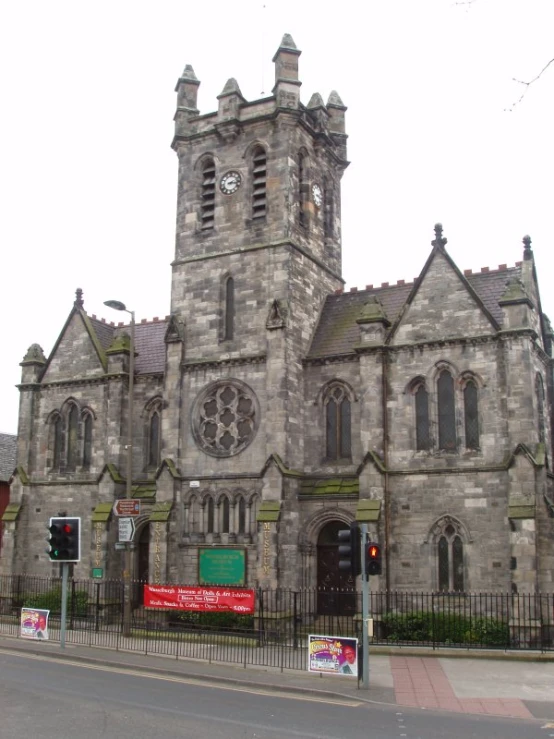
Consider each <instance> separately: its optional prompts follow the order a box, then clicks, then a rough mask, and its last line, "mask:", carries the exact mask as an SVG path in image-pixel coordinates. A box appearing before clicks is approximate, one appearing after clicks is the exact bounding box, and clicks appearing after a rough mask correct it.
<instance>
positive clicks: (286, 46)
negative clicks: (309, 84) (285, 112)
mask: <svg viewBox="0 0 554 739" xmlns="http://www.w3.org/2000/svg"><path fill="white" fill-rule="evenodd" d="M301 53H302V52H301V51H299V50H298V49H297V48H296V44H295V43H294V41H293V38H292V36H291V35H290V34H288V33H285V35H284V36H283V39H282V41H281V44H280V46H279V48H278V49H277V51H276V52H275V56H274V57H273V62H274V64H275V86H274V88H273V94H274V95H275V97H276V98H277V105H278V107H279V108H298V106H299V105H300V85H301V84H302V83H301V82H300V80H299V79H298V57H299V56H300V54H301Z"/></svg>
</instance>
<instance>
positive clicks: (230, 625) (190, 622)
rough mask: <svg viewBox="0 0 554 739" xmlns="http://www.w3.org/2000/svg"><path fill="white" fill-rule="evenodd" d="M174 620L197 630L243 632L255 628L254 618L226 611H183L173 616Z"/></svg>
mask: <svg viewBox="0 0 554 739" xmlns="http://www.w3.org/2000/svg"><path fill="white" fill-rule="evenodd" d="M171 615H172V617H173V618H172V620H174V621H176V622H177V623H180V624H182V625H183V626H188V627H190V628H196V629H202V628H204V629H213V630H215V629H230V630H232V629H234V630H237V631H243V630H245V629H253V628H254V617H253V616H248V615H245V614H242V613H233V612H232V611H226V612H223V613H201V612H200V613H199V612H197V611H181V612H179V613H175V614H171Z"/></svg>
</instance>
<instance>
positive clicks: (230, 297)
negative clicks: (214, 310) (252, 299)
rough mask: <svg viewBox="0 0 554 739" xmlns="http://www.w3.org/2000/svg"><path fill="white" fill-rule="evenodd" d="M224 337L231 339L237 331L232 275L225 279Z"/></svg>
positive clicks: (227, 339)
mask: <svg viewBox="0 0 554 739" xmlns="http://www.w3.org/2000/svg"><path fill="white" fill-rule="evenodd" d="M224 313H225V315H224V324H223V338H224V339H225V341H230V340H231V339H232V338H233V336H234V331H235V281H234V280H233V278H232V277H228V278H227V279H226V280H225V307H224Z"/></svg>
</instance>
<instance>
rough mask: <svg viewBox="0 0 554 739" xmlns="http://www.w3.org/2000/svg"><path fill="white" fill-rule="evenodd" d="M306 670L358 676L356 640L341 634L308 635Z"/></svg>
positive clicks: (326, 673)
mask: <svg viewBox="0 0 554 739" xmlns="http://www.w3.org/2000/svg"><path fill="white" fill-rule="evenodd" d="M308 671H309V672H322V673H324V674H325V675H348V676H349V677H358V640H357V639H350V638H348V637H343V636H314V635H312V634H311V635H310V636H308Z"/></svg>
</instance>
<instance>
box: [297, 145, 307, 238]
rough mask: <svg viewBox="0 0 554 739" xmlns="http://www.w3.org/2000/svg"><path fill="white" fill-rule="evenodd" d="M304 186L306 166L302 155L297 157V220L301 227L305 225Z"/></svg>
mask: <svg viewBox="0 0 554 739" xmlns="http://www.w3.org/2000/svg"><path fill="white" fill-rule="evenodd" d="M305 185H306V166H305V161H304V155H303V154H299V155H298V208H299V210H298V220H299V222H300V225H301V226H305V225H306V211H305V208H304V192H305V189H306V187H305Z"/></svg>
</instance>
